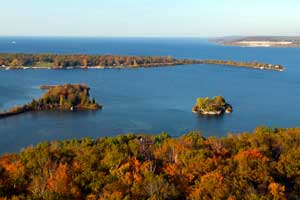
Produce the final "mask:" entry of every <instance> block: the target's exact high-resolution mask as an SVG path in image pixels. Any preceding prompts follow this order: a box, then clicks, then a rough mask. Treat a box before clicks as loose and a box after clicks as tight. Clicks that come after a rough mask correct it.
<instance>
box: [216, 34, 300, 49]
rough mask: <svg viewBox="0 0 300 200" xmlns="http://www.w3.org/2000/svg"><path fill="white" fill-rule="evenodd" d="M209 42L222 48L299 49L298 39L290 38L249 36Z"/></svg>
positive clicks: (299, 41)
mask: <svg viewBox="0 0 300 200" xmlns="http://www.w3.org/2000/svg"><path fill="white" fill-rule="evenodd" d="M211 41H213V42H216V43H217V44H220V45H224V46H239V47H300V37H297V36H295V37H291V36H251V37H250V36H249V37H222V38H215V39H211Z"/></svg>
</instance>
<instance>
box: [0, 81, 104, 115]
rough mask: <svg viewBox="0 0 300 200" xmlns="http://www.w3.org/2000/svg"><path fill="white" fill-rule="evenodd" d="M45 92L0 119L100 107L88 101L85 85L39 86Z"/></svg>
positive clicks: (88, 95) (93, 101)
mask: <svg viewBox="0 0 300 200" xmlns="http://www.w3.org/2000/svg"><path fill="white" fill-rule="evenodd" d="M40 88H41V89H47V92H46V93H45V94H44V95H43V96H42V97H41V98H40V99H38V100H35V99H34V100H32V101H31V102H30V103H27V104H25V105H22V106H16V107H14V108H11V109H9V110H7V111H4V112H2V113H0V118H4V117H9V116H12V115H18V114H21V113H25V112H30V111H44V110H71V111H73V110H75V109H81V110H98V109H102V105H100V104H98V103H96V101H95V99H94V98H93V99H92V100H91V99H90V94H89V90H90V88H89V87H88V86H87V85H85V84H73V85H72V84H66V85H56V86H45V85H43V86H40Z"/></svg>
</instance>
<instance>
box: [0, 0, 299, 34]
mask: <svg viewBox="0 0 300 200" xmlns="http://www.w3.org/2000/svg"><path fill="white" fill-rule="evenodd" d="M299 8H300V1H299V0H284V1H283V0H2V2H1V12H0V24H1V28H0V35H4V36H7V35H18V36H28V35H31V36H113V37H114V36H117V37H118V36H125V37H134V36H141V37H208V36H228V35H300V11H299Z"/></svg>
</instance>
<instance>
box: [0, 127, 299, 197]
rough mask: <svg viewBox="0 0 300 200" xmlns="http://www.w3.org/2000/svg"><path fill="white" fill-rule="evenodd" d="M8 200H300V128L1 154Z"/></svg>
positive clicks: (60, 145)
mask: <svg viewBox="0 0 300 200" xmlns="http://www.w3.org/2000/svg"><path fill="white" fill-rule="evenodd" d="M0 197H1V199H2V200H5V199H14V200H17V199H89V200H93V199H95V200H96V199H99V200H102V199H153V200H154V199H170V200H171V199H189V200H198V199H224V200H225V199H226V200H238V199H246V200H248V199H249V200H250V199H251V200H253V199H265V200H268V199H270V200H271V199H275V200H279V199H299V198H300V129H299V128H288V129H284V128H268V127H258V128H256V129H255V130H254V131H253V133H240V134H228V135H227V136H226V137H219V138H217V137H204V136H203V135H202V134H201V133H200V132H189V133H187V134H185V135H182V136H180V137H177V138H174V137H170V135H168V134H167V133H161V134H158V135H143V134H140V135H138V134H126V135H119V136H115V137H103V138H98V139H90V138H83V139H72V140H65V141H52V142H43V143H40V144H38V145H36V146H30V147H27V148H25V149H23V150H21V151H20V152H19V153H9V154H4V155H2V156H1V157H0Z"/></svg>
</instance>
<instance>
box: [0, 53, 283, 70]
mask: <svg viewBox="0 0 300 200" xmlns="http://www.w3.org/2000/svg"><path fill="white" fill-rule="evenodd" d="M191 64H210V65H224V66H235V67H248V68H253V69H266V70H276V71H283V70H284V67H283V66H282V65H279V64H266V63H259V62H239V61H224V60H195V59H176V58H173V57H171V56H118V55H79V54H76V55H62V54H21V53H19V54H5V53H2V54H0V69H6V70H10V69H90V68H95V69H105V68H116V69H122V68H140V67H144V68H148V67H163V66H176V65H191Z"/></svg>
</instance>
